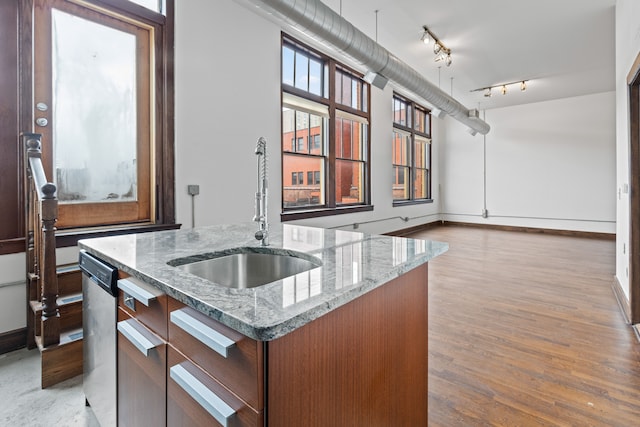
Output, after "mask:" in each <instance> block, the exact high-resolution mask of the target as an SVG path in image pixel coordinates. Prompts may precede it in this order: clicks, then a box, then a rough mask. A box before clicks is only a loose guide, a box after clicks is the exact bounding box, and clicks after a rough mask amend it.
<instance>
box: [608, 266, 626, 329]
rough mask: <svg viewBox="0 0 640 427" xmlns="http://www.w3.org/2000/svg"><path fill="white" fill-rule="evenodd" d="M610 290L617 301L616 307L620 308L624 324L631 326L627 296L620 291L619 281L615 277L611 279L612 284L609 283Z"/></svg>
mask: <svg viewBox="0 0 640 427" xmlns="http://www.w3.org/2000/svg"><path fill="white" fill-rule="evenodd" d="M611 289H612V290H613V295H615V297H616V300H617V301H618V306H620V311H621V312H622V316H623V317H624V321H625V323H627V324H631V306H630V305H629V300H627V295H626V294H625V293H624V291H623V290H622V285H621V284H620V281H619V280H618V278H617V277H615V276H614V277H613V283H611Z"/></svg>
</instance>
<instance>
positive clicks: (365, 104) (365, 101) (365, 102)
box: [362, 84, 369, 113]
mask: <svg viewBox="0 0 640 427" xmlns="http://www.w3.org/2000/svg"><path fill="white" fill-rule="evenodd" d="M368 108H369V85H365V84H363V85H362V111H364V112H365V113H366V112H367V110H368Z"/></svg>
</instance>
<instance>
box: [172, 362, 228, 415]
mask: <svg viewBox="0 0 640 427" xmlns="http://www.w3.org/2000/svg"><path fill="white" fill-rule="evenodd" d="M182 365H183V364H180V365H175V366H172V367H171V369H170V370H169V376H170V377H171V378H172V379H173V380H174V381H175V382H176V383H177V384H178V385H179V386H180V387H182V389H183V390H184V391H185V392H186V393H187V394H188V395H189V396H191V397H192V398H193V400H195V401H196V402H198V404H199V405H200V406H202V407H203V408H204V409H205V410H206V411H207V412H208V413H209V414H211V416H212V417H213V418H215V419H216V421H218V422H219V423H220V424H222V425H223V426H224V427H227V426H228V422H229V420H230V419H231V417H233V416H234V415H235V413H236V411H234V410H233V408H232V407H230V406H229V405H227V404H226V403H225V402H224V401H223V400H222V399H220V398H219V397H218V396H217V395H216V394H215V393H214V392H212V391H211V390H209V389H208V388H207V386H205V385H204V384H202V383H201V382H200V381H198V379H197V378H196V377H194V376H193V375H192V374H191V373H190V372H189V371H187V370H186V369H185V368H184V367H183V366H182Z"/></svg>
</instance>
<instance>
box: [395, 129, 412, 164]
mask: <svg viewBox="0 0 640 427" xmlns="http://www.w3.org/2000/svg"><path fill="white" fill-rule="evenodd" d="M410 144H411V136H409V135H407V134H405V133H401V132H395V131H394V132H393V153H392V154H391V156H392V163H393V164H394V165H404V166H409V149H410V147H411V145H410Z"/></svg>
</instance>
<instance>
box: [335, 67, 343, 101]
mask: <svg viewBox="0 0 640 427" xmlns="http://www.w3.org/2000/svg"><path fill="white" fill-rule="evenodd" d="M336 102H337V103H338V104H342V73H336Z"/></svg>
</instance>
